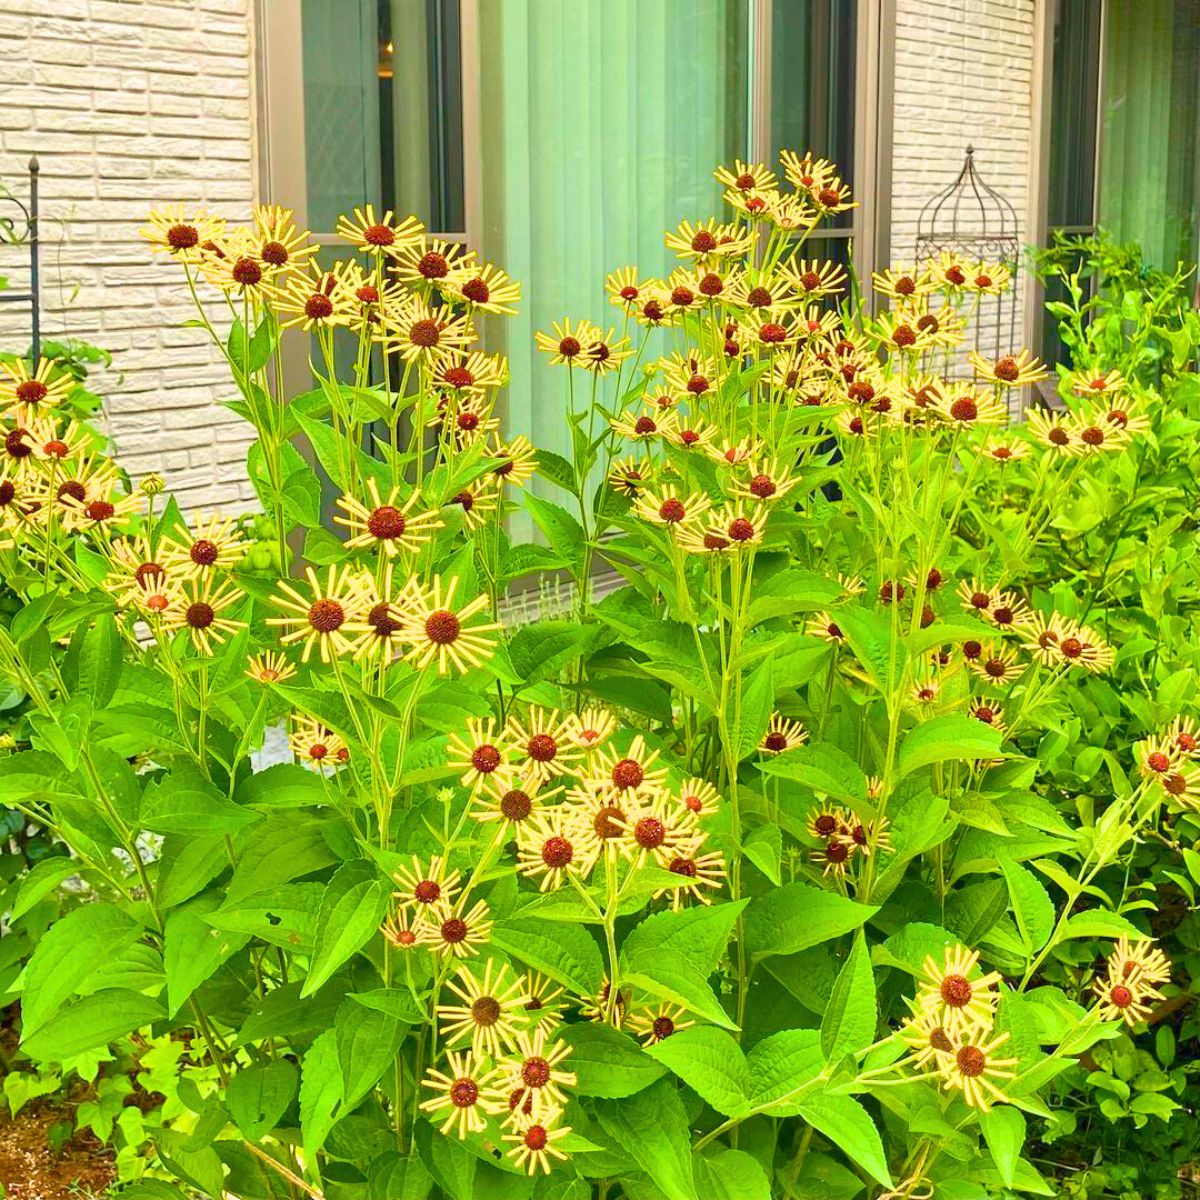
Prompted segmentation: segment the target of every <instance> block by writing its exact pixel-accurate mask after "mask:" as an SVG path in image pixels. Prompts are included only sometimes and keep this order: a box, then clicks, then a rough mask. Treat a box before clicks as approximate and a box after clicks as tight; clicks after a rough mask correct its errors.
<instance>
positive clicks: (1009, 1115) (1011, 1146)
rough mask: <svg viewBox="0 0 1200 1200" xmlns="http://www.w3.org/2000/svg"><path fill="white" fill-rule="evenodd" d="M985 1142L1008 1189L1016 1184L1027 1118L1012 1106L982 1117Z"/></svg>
mask: <svg viewBox="0 0 1200 1200" xmlns="http://www.w3.org/2000/svg"><path fill="white" fill-rule="evenodd" d="M979 1124H980V1126H981V1127H982V1129H983V1137H984V1141H986V1142H987V1146H988V1149H989V1150H990V1151H991V1154H992V1162H994V1163H995V1164H996V1170H997V1171H999V1172H1000V1178H1001V1180H1002V1181H1003V1183H1004V1186H1005V1187H1012V1186H1013V1184H1014V1183H1015V1182H1016V1174H1017V1163H1018V1161H1019V1160H1020V1157H1021V1150H1022V1148H1023V1147H1024V1145H1025V1117H1024V1115H1023V1114H1022V1113H1021V1111H1020V1110H1019V1109H1016V1108H1013V1107H1012V1106H1011V1105H1009V1104H997V1105H994V1106H993V1107H992V1108H991V1109H990V1110H989V1111H987V1112H984V1113H980V1114H979Z"/></svg>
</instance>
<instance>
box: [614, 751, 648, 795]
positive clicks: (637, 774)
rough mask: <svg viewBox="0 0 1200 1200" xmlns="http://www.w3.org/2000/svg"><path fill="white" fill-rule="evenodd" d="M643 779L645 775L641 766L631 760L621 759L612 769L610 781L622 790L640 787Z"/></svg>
mask: <svg viewBox="0 0 1200 1200" xmlns="http://www.w3.org/2000/svg"><path fill="white" fill-rule="evenodd" d="M645 778H646V773H645V771H643V770H642V767H641V764H640V763H637V762H635V761H634V760H633V759H632V758H623V759H621V761H620V762H618V763H617V764H616V765H615V766H614V767H613V769H612V781H613V783H614V784H616V786H617V787H619V788H621V789H622V790H625V789H626V788H635V787H640V786H641V784H642V781H643V780H644V779H645Z"/></svg>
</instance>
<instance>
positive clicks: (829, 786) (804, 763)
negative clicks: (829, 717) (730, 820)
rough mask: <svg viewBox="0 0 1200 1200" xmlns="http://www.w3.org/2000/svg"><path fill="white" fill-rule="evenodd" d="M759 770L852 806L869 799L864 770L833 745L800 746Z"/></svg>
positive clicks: (767, 762) (777, 756)
mask: <svg viewBox="0 0 1200 1200" xmlns="http://www.w3.org/2000/svg"><path fill="white" fill-rule="evenodd" d="M975 724H977V725H978V724H979V722H978V721H976V722H975ZM758 769H759V770H760V771H762V773H763V774H764V775H770V776H775V777H778V778H780V779H794V780H795V781H796V782H797V783H802V784H803V785H804V786H805V787H807V788H811V789H812V790H813V791H814V792H820V793H821V794H822V795H825V796H832V797H833V798H834V799H836V800H845V801H846V802H847V803H850V804H861V803H863V801H865V800H866V798H867V777H866V775H864V774H863V771H862V768H861V767H860V766H859V765H858V763H856V762H855V761H854V759H852V758H851V757H850V756H849V755H848V754H847V753H846V752H845V751H844V750H842V749H840V748H839V747H838V746H835V745H833V744H832V743H830V742H813V743H811V744H810V745H807V746H797V747H796V749H795V750H789V751H788V752H787V753H786V754H777V755H776V756H775V757H774V758H768V759H766V760H764V761H763V762H761V763H759V764H758Z"/></svg>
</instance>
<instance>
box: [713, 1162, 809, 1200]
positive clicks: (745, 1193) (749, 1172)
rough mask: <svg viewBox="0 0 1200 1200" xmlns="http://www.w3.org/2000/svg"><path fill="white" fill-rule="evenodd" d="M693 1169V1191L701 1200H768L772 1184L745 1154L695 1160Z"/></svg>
mask: <svg viewBox="0 0 1200 1200" xmlns="http://www.w3.org/2000/svg"><path fill="white" fill-rule="evenodd" d="M694 1169H695V1175H696V1190H697V1192H699V1193H700V1195H701V1196H703V1197H704V1200H771V1181H770V1179H768V1178H767V1173H766V1171H765V1170H764V1169H763V1165H762V1163H760V1162H759V1161H758V1159H757V1158H755V1157H754V1156H753V1155H752V1154H747V1153H746V1151H744V1150H721V1151H719V1152H718V1153H717V1154H714V1155H712V1156H711V1157H708V1158H702V1157H697V1158H696V1159H695V1162H694ZM797 1194H803V1193H797Z"/></svg>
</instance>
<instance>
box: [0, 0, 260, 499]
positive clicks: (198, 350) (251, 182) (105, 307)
mask: <svg viewBox="0 0 1200 1200" xmlns="http://www.w3.org/2000/svg"><path fill="white" fill-rule="evenodd" d="M251 3H252V0H157V2H150V0H2V2H0V10H2V17H0V94H2V95H3V97H4V99H3V103H2V104H0V182H3V183H4V184H6V185H7V186H8V187H9V188H10V189H11V190H13V191H14V192H17V193H18V194H19V195H21V196H22V197H24V195H25V189H26V180H25V166H26V163H27V161H28V159H29V156H30V155H31V154H37V156H38V158H39V160H40V162H41V168H42V205H41V211H42V226H41V229H42V238H43V246H42V275H43V306H42V327H43V333H44V336H46V337H49V338H58V337H62V336H73V337H78V338H82V339H85V340H87V341H91V342H94V343H95V344H96V345H99V346H102V347H104V348H105V349H107V350H110V351H111V352H112V354H113V358H114V363H113V369H112V370H111V371H107V372H103V373H101V374H100V375H99V376H97V377H96V379H95V386H96V390H97V391H98V392H100V393H101V394H103V395H105V396H106V397H107V398H108V401H109V406H108V411H109V428H110V431H111V433H112V435H113V437H114V438H115V439H116V442H117V446H118V451H119V458H120V460H121V462H122V463H123V465H124V466H125V467H126V468H127V469H128V470H129V472H130V473H131V474H132V475H133V476H134V477H135V478H136V477H138V476H140V475H143V474H145V473H147V472H149V471H162V472H163V473H164V474H165V475H166V477H167V481H168V484H169V486H170V487H171V488H172V489H173V490H174V491H175V492H176V494H177V495H178V496H179V499H180V503H181V504H183V505H184V506H185V507H189V508H199V507H208V506H220V507H221V508H222V509H224V510H227V511H235V510H239V509H245V508H247V507H250V506H251V504H252V503H253V500H252V497H253V493H252V491H251V488H250V486H249V483H248V481H247V480H246V476H245V469H244V459H245V451H246V446H247V445H248V443H249V441H250V438H249V426H248V425H246V424H245V423H244V422H242V421H241V420H240V419H239V418H237V417H235V416H234V415H233V414H232V413H230V412H228V411H227V410H226V409H224V408H222V407H220V405H219V401H221V400H223V399H228V398H229V397H230V395H231V394H232V392H233V388H232V384H231V383H230V381H229V377H228V373H227V369H226V367H225V366H224V363H223V361H222V360H221V358H220V356H219V354H218V352H217V350H216V348H215V347H213V346H211V344H210V343H209V341H208V337H207V334H205V333H204V331H203V330H201V329H184V328H181V325H182V322H184V321H185V320H187V319H188V318H189V317H190V316H191V315H192V307H191V300H190V298H189V296H188V293H187V289H186V286H185V285H184V284H183V282H182V276H181V274H180V272H179V271H178V269H177V268H176V267H175V266H174V264H173V263H171V262H170V261H169V260H167V259H166V258H165V256H162V255H155V254H152V252H151V250H150V246H149V244H148V243H147V242H145V241H143V240H142V239H141V238H140V237H139V236H138V228H139V226H140V225H141V223H142V220H143V218H144V216H145V214H146V212H147V210H148V209H150V208H152V207H155V206H158V205H163V204H167V203H170V202H172V201H176V200H179V201H183V202H184V203H186V204H192V205H196V206H202V207H206V208H209V209H210V210H213V211H216V212H219V213H221V214H222V215H223V216H226V217H228V218H230V219H233V220H243V219H245V218H247V217H248V216H249V213H250V206H251V203H252V201H253V199H254V195H255V178H254V175H255V154H254V139H253V129H254V122H253V108H252V105H253V92H252V81H253V77H254V69H253V61H254V60H253V51H252V29H251V25H252V15H251ZM25 261H26V256H25V255H24V253H23V252H21V253H18V252H16V251H15V250H13V249H12V248H4V249H2V250H0V274H3V275H7V276H8V277H9V280H10V285H11V286H12V287H14V288H18V287H20V288H24V287H25V286H26V285H27V281H28V275H27V271H26V270H25V267H24V263H25ZM28 341H29V330H28V324H27V320H26V317H25V313H24V310H21V309H18V306H16V305H12V306H7V305H6V306H0V346H2V347H3V348H5V349H14V350H19V351H23V350H25V349H26V348H27V346H28Z"/></svg>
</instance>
